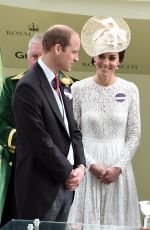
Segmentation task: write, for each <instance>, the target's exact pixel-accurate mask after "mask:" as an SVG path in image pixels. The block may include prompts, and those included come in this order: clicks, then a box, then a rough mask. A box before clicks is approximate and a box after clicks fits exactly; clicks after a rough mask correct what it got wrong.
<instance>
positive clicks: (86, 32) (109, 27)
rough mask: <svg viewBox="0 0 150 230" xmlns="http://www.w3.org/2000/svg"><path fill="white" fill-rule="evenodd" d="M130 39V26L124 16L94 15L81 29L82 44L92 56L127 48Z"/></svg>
mask: <svg viewBox="0 0 150 230" xmlns="http://www.w3.org/2000/svg"><path fill="white" fill-rule="evenodd" d="M130 39H131V33H130V29H129V26H128V24H127V23H126V22H125V21H124V20H123V19H122V18H112V17H101V16H94V17H92V18H90V19H89V20H88V21H87V22H86V23H85V25H84V26H83V29H82V31H81V44H82V46H83V49H84V50H85V52H86V53H87V54H88V55H89V56H91V57H95V56H97V55H100V54H103V53H107V52H120V51H122V50H125V49H126V48H127V47H128V45H129V43H130Z"/></svg>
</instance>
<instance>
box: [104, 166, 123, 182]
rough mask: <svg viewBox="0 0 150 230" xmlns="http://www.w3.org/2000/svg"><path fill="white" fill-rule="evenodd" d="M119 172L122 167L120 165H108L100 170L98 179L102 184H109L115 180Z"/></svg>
mask: <svg viewBox="0 0 150 230" xmlns="http://www.w3.org/2000/svg"><path fill="white" fill-rule="evenodd" d="M121 173H122V169H121V168H120V167H108V168H107V169H106V170H105V171H103V172H102V174H101V176H100V181H101V182H102V183H104V184H110V183H112V182H115V181H116V180H117V179H118V177H119V175H120V174H121Z"/></svg>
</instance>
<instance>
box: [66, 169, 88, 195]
mask: <svg viewBox="0 0 150 230" xmlns="http://www.w3.org/2000/svg"><path fill="white" fill-rule="evenodd" d="M84 174H85V168H84V167H78V168H76V169H73V170H72V171H71V174H70V176H69V178H68V179H67V180H66V181H65V186H66V188H67V189H68V190H69V191H74V190H75V189H76V188H77V187H78V186H79V185H80V183H81V181H82V180H83V177H84Z"/></svg>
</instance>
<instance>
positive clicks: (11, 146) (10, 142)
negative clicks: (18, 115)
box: [8, 129, 16, 153]
mask: <svg viewBox="0 0 150 230" xmlns="http://www.w3.org/2000/svg"><path fill="white" fill-rule="evenodd" d="M15 133H16V129H12V130H11V131H10V133H9V136H8V148H9V151H10V152H11V153H15V149H16V146H15V145H12V139H13V135H14V134H15Z"/></svg>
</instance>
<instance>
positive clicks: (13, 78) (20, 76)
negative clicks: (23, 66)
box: [11, 73, 24, 80]
mask: <svg viewBox="0 0 150 230" xmlns="http://www.w3.org/2000/svg"><path fill="white" fill-rule="evenodd" d="M23 76H24V73H20V74H18V75H16V76H14V77H12V78H11V79H12V80H20V79H21V78H22V77H23Z"/></svg>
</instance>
